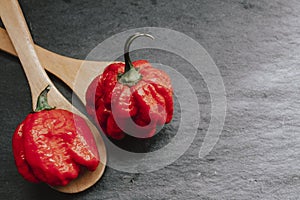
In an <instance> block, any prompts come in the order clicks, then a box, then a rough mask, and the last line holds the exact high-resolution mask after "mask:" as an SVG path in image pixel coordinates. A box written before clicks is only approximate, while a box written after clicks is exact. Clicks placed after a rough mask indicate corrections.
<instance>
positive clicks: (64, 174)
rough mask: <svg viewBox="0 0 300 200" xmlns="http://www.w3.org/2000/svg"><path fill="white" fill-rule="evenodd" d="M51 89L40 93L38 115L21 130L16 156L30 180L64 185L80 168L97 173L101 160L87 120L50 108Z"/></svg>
mask: <svg viewBox="0 0 300 200" xmlns="http://www.w3.org/2000/svg"><path fill="white" fill-rule="evenodd" d="M49 88H50V87H49V86H48V87H47V88H46V89H45V90H44V91H43V92H42V93H41V94H40V96H39V98H38V103H37V109H36V110H35V112H33V113H30V114H29V115H28V116H27V117H26V118H25V120H24V121H23V122H22V123H21V124H20V125H19V126H18V127H17V129H16V131H15V133H14V135H13V140H12V145H13V154H14V158H15V163H16V166H17V168H18V171H19V173H20V174H21V175H22V176H23V177H24V178H25V179H26V180H28V181H31V182H35V183H37V182H40V181H41V182H45V183H47V184H49V185H53V186H58V185H61V186H64V185H66V184H68V183H69V182H70V181H71V180H73V179H75V178H76V177H77V176H78V174H79V172H80V166H83V167H86V168H87V169H89V170H91V171H93V170H95V169H96V168H97V166H98V164H99V160H100V159H99V154H98V151H97V147H96V144H95V141H94V138H93V137H91V136H92V132H91V130H90V129H89V127H88V125H87V124H86V122H85V121H84V119H82V118H81V117H80V116H78V115H75V114H73V113H71V112H69V111H67V110H62V109H54V108H52V107H50V106H49V105H48V103H47V93H48V91H49Z"/></svg>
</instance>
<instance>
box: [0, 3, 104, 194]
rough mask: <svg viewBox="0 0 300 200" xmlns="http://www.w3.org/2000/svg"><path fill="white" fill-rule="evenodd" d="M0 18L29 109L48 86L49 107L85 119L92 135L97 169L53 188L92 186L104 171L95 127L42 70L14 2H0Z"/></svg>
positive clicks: (69, 189)
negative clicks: (15, 56)
mask: <svg viewBox="0 0 300 200" xmlns="http://www.w3.org/2000/svg"><path fill="white" fill-rule="evenodd" d="M0 16H1V19H2V21H3V23H4V25H5V27H6V29H7V32H8V34H9V36H10V38H11V40H12V43H13V45H14V47H15V50H16V52H17V54H18V56H19V59H20V61H21V63H22V65H23V69H24V71H25V74H26V76H27V79H28V82H29V86H30V89H31V95H32V105H33V108H35V106H36V105H35V104H36V99H37V97H38V95H39V93H40V92H41V91H42V90H43V89H44V88H45V87H46V86H47V85H50V86H51V87H52V89H51V91H50V92H49V94H48V100H49V104H50V105H53V106H54V105H55V106H56V107H58V108H62V109H66V110H69V111H71V112H74V113H76V114H78V115H80V116H81V117H83V118H84V119H85V120H86V122H87V124H88V125H89V127H90V129H91V131H92V133H93V136H94V139H95V141H96V144H97V147H98V152H99V155H100V159H101V162H100V164H99V166H98V168H97V169H96V170H95V171H94V172H90V171H84V172H83V173H82V174H81V175H80V176H79V177H78V178H77V179H75V180H73V181H72V182H70V183H69V184H68V185H67V186H64V187H54V189H56V190H58V191H61V192H65V193H76V192H81V191H83V190H85V189H87V188H89V187H91V186H92V185H94V184H95V183H96V182H97V181H98V180H99V179H100V177H101V176H102V174H103V172H104V169H105V165H106V149H105V145H104V142H103V140H102V138H101V136H100V134H99V132H98V130H97V128H96V127H95V126H94V125H93V124H92V123H91V122H90V121H89V120H88V119H87V118H86V117H85V116H84V115H83V114H82V113H80V112H79V111H78V110H77V109H75V108H74V107H73V106H72V105H71V104H70V103H69V102H68V101H67V100H66V99H65V98H64V97H63V95H62V94H61V93H60V92H59V91H58V90H57V89H56V88H55V86H54V85H53V83H52V82H51V80H50V79H49V77H48V76H47V74H46V72H45V70H44V69H43V68H42V66H41V64H40V62H39V59H38V56H37V54H36V52H35V48H34V44H33V41H32V38H31V35H30V33H29V30H28V27H27V24H26V21H25V19H24V16H23V13H22V11H21V8H20V6H19V3H18V1H17V0H1V5H0Z"/></svg>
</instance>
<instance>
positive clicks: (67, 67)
mask: <svg viewBox="0 0 300 200" xmlns="http://www.w3.org/2000/svg"><path fill="white" fill-rule="evenodd" d="M34 47H35V50H36V53H37V55H38V57H39V60H40V62H41V64H42V66H43V67H44V68H45V69H46V70H47V71H49V72H51V73H52V74H54V75H55V76H57V77H58V78H59V79H61V80H62V81H63V82H64V83H66V84H67V85H68V86H69V87H70V88H71V89H72V90H73V91H74V92H75V93H76V95H77V96H78V97H79V98H80V100H81V101H82V102H83V103H85V92H86V89H87V87H88V86H89V84H90V83H91V81H92V80H93V79H94V78H95V77H96V76H97V75H99V74H100V73H102V71H103V70H104V68H105V67H106V66H108V65H109V64H110V63H111V62H108V61H107V62H105V61H90V60H79V59H75V58H70V57H66V56H62V55H59V54H57V53H54V52H51V51H49V50H47V49H44V48H42V47H40V46H38V45H34ZM0 50H2V51H5V52H7V53H9V54H12V55H14V56H18V55H17V52H16V50H15V48H14V46H13V44H12V42H11V40H10V38H9V36H8V35H7V32H6V30H5V29H3V28H0ZM79 84H80V86H78V85H79ZM75 85H76V87H75Z"/></svg>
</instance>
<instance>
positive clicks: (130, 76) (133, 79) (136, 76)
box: [118, 33, 154, 86]
mask: <svg viewBox="0 0 300 200" xmlns="http://www.w3.org/2000/svg"><path fill="white" fill-rule="evenodd" d="M141 36H144V37H149V38H151V39H154V37H153V36H152V35H150V34H146V33H136V34H134V35H132V36H131V37H129V38H128V39H127V40H126V42H125V46H124V59H125V70H124V73H123V74H121V75H119V77H118V80H119V82H120V83H122V84H125V85H128V86H133V85H135V84H136V83H137V82H138V81H139V80H141V79H142V75H141V74H140V73H139V72H138V69H136V68H135V67H134V66H133V64H132V62H131V59H130V56H129V47H130V45H131V43H132V42H133V40H135V39H136V38H138V37H141Z"/></svg>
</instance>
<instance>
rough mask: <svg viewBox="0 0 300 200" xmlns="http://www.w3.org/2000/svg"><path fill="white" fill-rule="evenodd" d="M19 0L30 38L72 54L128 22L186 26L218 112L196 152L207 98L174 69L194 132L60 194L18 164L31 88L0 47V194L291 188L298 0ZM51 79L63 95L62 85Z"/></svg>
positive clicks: (299, 153)
mask: <svg viewBox="0 0 300 200" xmlns="http://www.w3.org/2000/svg"><path fill="white" fill-rule="evenodd" d="M20 3H21V5H22V8H23V10H24V13H25V16H26V19H27V21H28V24H29V26H30V29H31V32H32V35H33V37H34V40H35V42H36V43H37V44H39V45H41V46H43V47H45V48H47V49H50V50H52V51H54V52H57V53H59V54H62V55H67V56H70V57H75V58H81V59H84V58H85V56H86V55H87V54H88V53H89V52H90V50H91V49H93V48H94V47H95V45H97V44H98V43H100V42H101V41H103V40H104V39H106V38H108V37H110V36H111V35H113V34H116V33H119V32H121V31H125V30H128V29H132V28H138V27H145V26H148V27H149V26H155V27H164V28H170V29H173V30H177V31H180V32H182V33H184V34H187V35H188V36H190V37H191V38H193V39H195V40H196V41H197V42H199V43H200V44H201V45H203V46H204V47H205V49H206V50H207V51H208V52H209V54H210V55H211V56H212V58H213V59H214V61H215V62H216V64H217V66H218V68H219V70H220V72H221V74H222V77H223V80H224V84H225V88H226V93H227V101H228V102H227V116H226V122H225V126H224V130H223V132H222V135H221V137H220V139H219V141H218V143H217V144H216V146H215V147H214V149H213V151H212V152H211V153H210V154H209V155H208V156H206V157H205V158H204V159H199V158H198V152H199V148H200V145H201V143H202V141H203V138H204V135H205V131H206V129H207V127H208V124H209V120H210V99H209V94H208V91H207V87H206V85H205V83H204V82H203V79H202V78H201V77H200V76H198V75H195V73H193V71H192V70H182V73H183V75H185V77H187V78H188V80H189V81H190V82H191V84H192V85H193V87H194V89H195V91H196V93H197V95H198V97H199V105H200V109H201V122H200V127H199V131H198V135H197V136H196V138H195V140H194V142H193V144H192V145H191V146H190V148H189V149H188V151H187V152H186V153H185V154H184V155H183V156H181V157H180V159H178V160H177V161H176V162H174V163H172V164H171V165H169V166H167V167H165V168H163V169H161V170H158V171H155V172H151V173H147V174H129V173H124V172H120V171H116V170H114V169H112V168H109V167H108V168H107V169H106V171H105V174H104V176H103V178H102V179H101V181H99V182H98V183H97V184H96V185H95V186H94V187H92V188H91V189H89V190H87V191H85V192H82V193H80V194H76V195H65V194H61V193H58V192H56V191H53V190H52V189H50V188H49V187H48V186H46V185H43V184H39V185H35V184H30V183H28V182H26V181H24V180H23V179H22V178H21V177H20V175H19V174H18V173H17V170H16V168H15V165H14V160H13V155H12V149H11V138H12V134H13V131H14V129H15V127H16V126H17V124H18V123H20V122H21V120H22V119H24V118H25V116H26V115H27V113H28V112H30V111H31V97H30V91H29V87H28V84H27V82H26V77H25V75H24V73H23V71H22V69H21V66H20V63H19V61H18V59H16V58H14V57H12V56H9V55H7V54H5V53H0V65H1V66H0V76H1V78H0V83H1V84H0V86H1V90H0V93H1V101H0V110H1V111H0V116H1V122H0V123H1V145H0V152H1V170H0V183H1V187H0V196H1V199H32V200H33V199H42V198H43V199H64V200H65V199H89V200H92V199H270V200H271V199H299V198H300V197H299V196H300V135H299V131H300V95H299V91H300V72H299V62H300V61H299V59H300V57H299V52H300V39H299V34H300V32H299V31H300V26H299V20H300V19H299V16H300V2H299V1H297V0H260V1H259V0H199V1H192V0H186V1H180V0H174V1H167V0H162V1H158V0H143V1H137V0H130V1H116V0H112V1H104V0H101V1H88V0H78V1H75V0H63V1H62V0H54V1H50V0H47V1H34V0H22V1H20ZM187 48H188V47H187ZM134 55H137V54H134ZM134 55H133V56H134ZM134 57H135V58H137V56H134ZM147 58H149V59H150V60H151V59H153V60H155V59H158V60H159V59H161V60H162V61H163V62H164V63H167V64H168V65H170V66H174V68H176V69H178V70H180V69H181V68H182V67H183V66H185V65H187V64H186V63H185V62H184V61H183V60H180V59H178V58H177V59H175V58H174V56H172V55H170V54H168V53H166V52H160V53H157V52H156V53H155V52H154V53H153V54H152V55H148V57H147ZM52 79H53V80H54V82H55V84H56V85H57V86H58V88H59V89H60V90H62V91H63V93H64V94H65V95H66V96H67V97H68V98H69V99H70V98H71V92H70V90H69V89H68V88H67V87H65V86H64V85H63V84H62V83H61V82H60V81H59V80H58V79H56V78H54V77H52ZM175 114H178V113H175ZM168 130H169V131H168ZM170 130H172V125H170V126H169V129H168V128H166V130H164V131H163V132H165V133H166V134H163V133H162V134H161V135H159V136H157V138H155V139H153V140H152V141H146V142H142V144H140V146H138V147H137V149H133V151H145V149H144V148H147V149H146V150H149V148H148V147H149V146H151V147H150V150H151V149H156V148H158V147H161V146H163V145H164V144H166V143H167V142H168V141H169V140H170V138H171V137H172V131H170ZM168 132H169V133H168ZM170 132H171V133H170ZM129 142H130V140H128V141H126V142H125V143H124V144H123V145H124V148H126V146H128V143H129ZM135 142H136V141H135ZM120 145H122V144H120ZM139 148H141V149H139Z"/></svg>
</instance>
